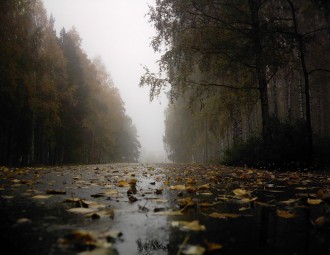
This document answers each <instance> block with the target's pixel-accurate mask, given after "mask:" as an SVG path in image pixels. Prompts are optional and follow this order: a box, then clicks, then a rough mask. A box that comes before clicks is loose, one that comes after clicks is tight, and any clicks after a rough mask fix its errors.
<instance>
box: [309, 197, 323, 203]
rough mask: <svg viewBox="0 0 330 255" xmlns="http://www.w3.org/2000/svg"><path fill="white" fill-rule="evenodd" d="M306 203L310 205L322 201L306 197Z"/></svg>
mask: <svg viewBox="0 0 330 255" xmlns="http://www.w3.org/2000/svg"><path fill="white" fill-rule="evenodd" d="M307 203H308V204H310V205H318V204H320V203H322V199H312V198H308V199H307Z"/></svg>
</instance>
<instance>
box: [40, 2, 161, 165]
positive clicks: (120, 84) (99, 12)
mask: <svg viewBox="0 0 330 255" xmlns="http://www.w3.org/2000/svg"><path fill="white" fill-rule="evenodd" d="M153 2H154V0H148V1H147V0H44V5H45V8H46V9H47V13H48V16H50V14H53V16H54V18H55V27H56V30H57V32H59V31H60V30H61V28H62V27H64V28H65V29H66V30H69V29H70V28H71V27H72V26H74V27H75V28H76V30H77V31H78V33H79V34H80V37H81V38H82V48H83V49H84V51H85V52H86V53H87V55H88V56H89V58H90V59H93V58H94V57H96V56H100V57H101V58H102V60H103V62H104V64H105V65H106V67H107V69H108V71H109V72H110V74H111V77H112V79H113V81H114V84H115V86H116V87H117V88H119V90H120V94H121V97H122V99H123V101H124V102H125V108H126V112H127V114H128V115H129V116H130V117H131V118H132V120H133V123H134V124H135V126H136V128H137V130H138V135H139V137H140V138H139V140H140V142H141V145H142V150H141V151H142V158H141V159H142V160H147V161H155V160H156V161H165V160H166V159H167V157H166V153H165V151H164V146H163V141H162V139H163V135H164V109H165V107H166V105H167V100H166V98H165V96H164V95H163V96H162V97H161V98H160V99H158V100H155V101H154V102H150V101H149V89H148V88H140V87H139V86H138V84H139V80H140V76H141V75H142V74H143V69H142V65H147V66H148V68H150V69H151V70H153V71H157V66H156V60H157V59H158V56H157V55H156V54H155V53H154V51H153V49H152V48H151V47H150V41H151V37H152V36H153V35H154V34H155V32H154V29H153V27H152V26H151V24H149V23H148V17H145V14H146V13H147V12H148V4H151V5H153Z"/></svg>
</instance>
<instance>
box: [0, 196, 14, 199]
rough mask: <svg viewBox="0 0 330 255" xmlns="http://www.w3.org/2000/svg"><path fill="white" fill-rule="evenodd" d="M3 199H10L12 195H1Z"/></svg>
mask: <svg viewBox="0 0 330 255" xmlns="http://www.w3.org/2000/svg"><path fill="white" fill-rule="evenodd" d="M1 197H2V198H3V199H12V198H14V196H1Z"/></svg>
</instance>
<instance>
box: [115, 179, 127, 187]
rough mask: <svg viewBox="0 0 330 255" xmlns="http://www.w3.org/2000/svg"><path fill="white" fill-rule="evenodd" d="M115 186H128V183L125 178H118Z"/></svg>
mask: <svg viewBox="0 0 330 255" xmlns="http://www.w3.org/2000/svg"><path fill="white" fill-rule="evenodd" d="M117 186H118V187H128V186H129V183H128V182H127V181H125V180H120V181H119V182H118V183H117Z"/></svg>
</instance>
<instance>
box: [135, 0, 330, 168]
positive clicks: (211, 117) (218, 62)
mask: <svg viewBox="0 0 330 255" xmlns="http://www.w3.org/2000/svg"><path fill="white" fill-rule="evenodd" d="M329 11H330V3H329V1H326V0H306V1H300V0H281V1H277V0H276V1H275V0H230V1H229V0H184V1H175V0H157V1H156V6H155V7H150V8H149V13H148V17H149V21H150V23H151V24H152V25H153V26H154V28H155V29H156V35H155V36H154V37H153V39H152V41H151V45H152V46H153V48H154V50H155V51H157V52H160V53H161V57H160V59H159V71H158V72H152V71H151V70H149V68H148V67H147V66H146V67H145V73H144V75H143V76H142V77H141V80H140V86H149V87H150V98H151V100H153V99H154V98H156V97H157V96H158V95H159V94H160V93H162V92H163V91H164V90H168V88H169V90H168V92H167V93H168V97H169V99H170V101H171V103H170V104H169V105H168V108H167V110H166V113H165V114H166V120H165V126H166V133H165V136H164V143H165V145H166V149H167V152H168V154H169V158H170V159H171V160H172V161H174V162H196V163H219V162H221V163H226V164H234V165H248V166H259V167H268V168H270V167H273V166H274V167H279V166H281V167H287V166H293V165H297V164H298V165H301V166H306V165H311V164H314V165H326V164H329V158H330V115H329V109H330V108H329V104H330V101H329V98H330V87H329V85H330V12H329Z"/></svg>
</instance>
